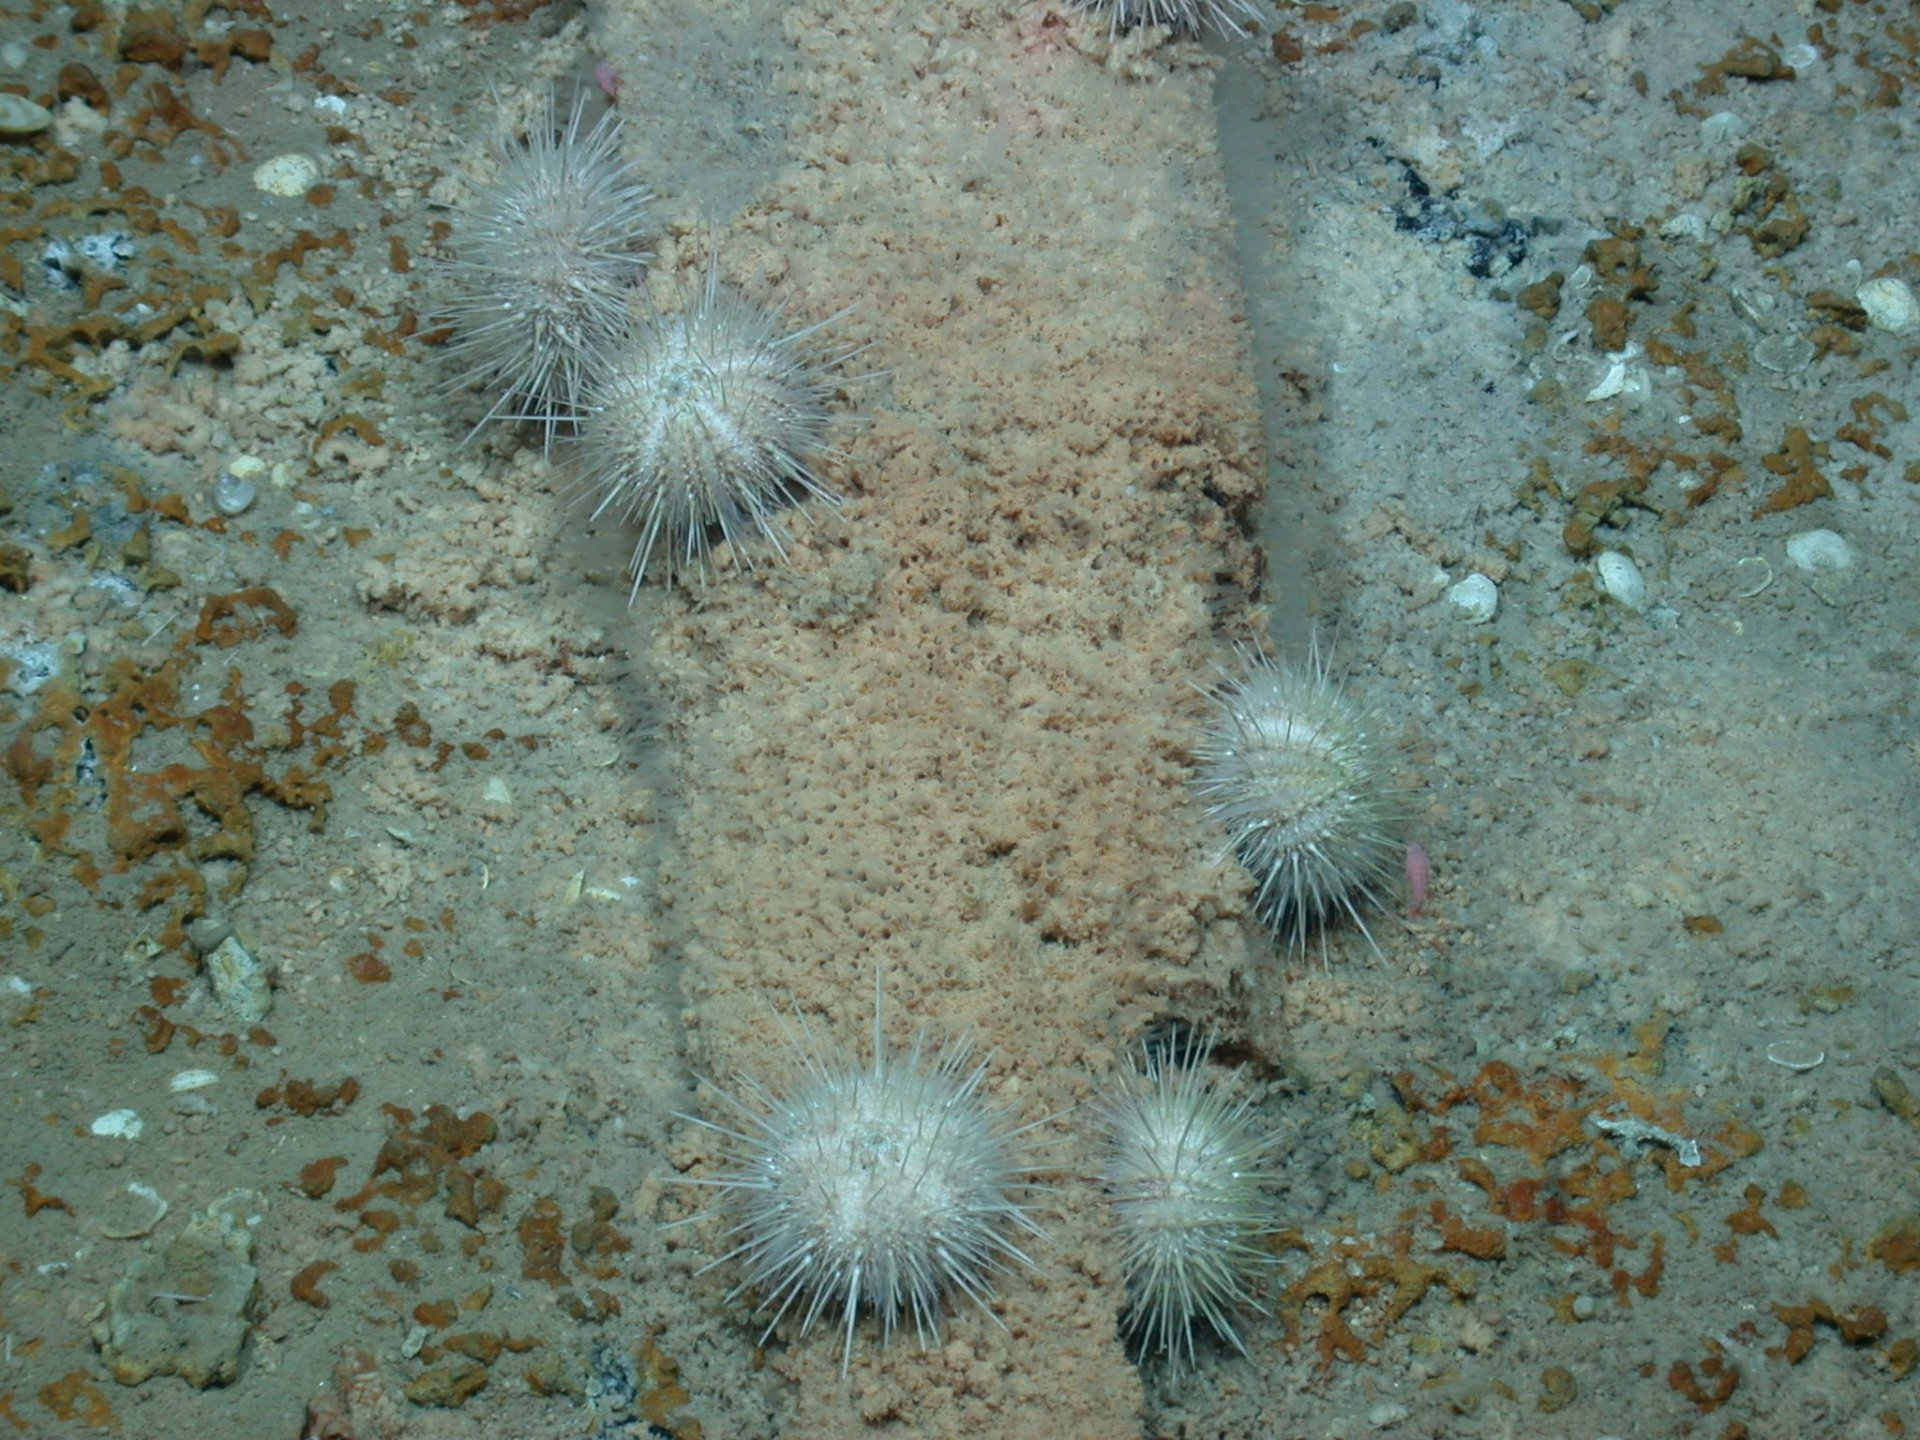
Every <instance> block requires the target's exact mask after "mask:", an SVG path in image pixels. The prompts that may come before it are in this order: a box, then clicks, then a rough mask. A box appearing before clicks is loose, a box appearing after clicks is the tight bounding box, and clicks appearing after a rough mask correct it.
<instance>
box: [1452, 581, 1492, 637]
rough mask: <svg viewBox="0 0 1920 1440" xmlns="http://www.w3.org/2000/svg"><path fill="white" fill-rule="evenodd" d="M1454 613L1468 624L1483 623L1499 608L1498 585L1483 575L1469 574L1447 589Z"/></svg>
mask: <svg viewBox="0 0 1920 1440" xmlns="http://www.w3.org/2000/svg"><path fill="white" fill-rule="evenodd" d="M1447 603H1448V604H1449V605H1451V606H1453V613H1454V615H1455V616H1456V617H1457V618H1459V619H1461V620H1464V621H1466V622H1467V623H1468V624H1469V625H1484V624H1486V622H1487V621H1489V620H1491V619H1493V612H1494V611H1496V610H1498V609H1499V608H1500V587H1499V586H1498V585H1495V584H1494V583H1493V581H1491V580H1489V579H1488V578H1487V577H1486V576H1484V575H1469V576H1467V578H1466V579H1464V580H1462V581H1461V582H1460V583H1459V584H1457V585H1454V586H1452V587H1450V588H1449V589H1448V591H1447Z"/></svg>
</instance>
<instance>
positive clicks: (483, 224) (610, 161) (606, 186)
mask: <svg viewBox="0 0 1920 1440" xmlns="http://www.w3.org/2000/svg"><path fill="white" fill-rule="evenodd" d="M585 115H586V98H585V96H584V95H583V96H581V97H580V98H579V99H577V100H576V101H575V102H574V105H573V108H572V110H571V112H570V114H569V115H568V118H567V120H566V122H565V124H564V125H562V124H560V123H559V121H558V117H557V116H556V114H555V112H554V108H553V103H552V101H551V100H549V101H548V102H547V105H546V107H545V108H544V109H543V110H542V112H541V114H540V116H539V118H538V120H537V121H536V123H535V124H534V126H533V127H532V129H530V130H529V132H528V133H527V135H526V137H525V138H524V140H521V139H516V138H511V137H510V138H507V139H504V140H503V141H501V142H500V143H499V144H498V146H497V147H496V149H495V153H494V156H493V162H494V163H493V170H494V173H493V175H492V177H491V179H490V180H489V181H488V182H487V183H486V184H485V185H484V186H482V187H481V189H480V191H479V193H478V194H477V195H476V196H475V197H474V199H473V200H472V201H471V202H470V203H469V204H467V205H464V206H462V207H460V216H461V219H460V224H459V226H458V227H457V229H456V231H455V237H454V238H455V244H456V246H457V254H456V258H454V259H451V260H448V261H446V262H443V264H444V269H445V271H446V273H447V275H448V277H449V280H450V291H451V293H450V295H449V296H448V298H447V301H446V303H445V305H444V307H443V308H444V312H445V315H444V318H445V319H447V320H448V321H450V322H451V323H452V325H453V327H454V332H455V338H454V340H453V342H452V344H451V345H450V346H449V347H448V356H449V359H450V360H451V361H452V362H453V363H454V364H455V365H456V366H458V367H459V369H458V373H457V374H456V375H455V376H454V378H453V379H452V380H451V381H450V388H454V389H464V388H467V387H470V386H473V385H476V384H477V385H481V386H484V387H486V388H487V389H489V390H491V391H492V392H493V393H494V399H493V402H492V404H491V406H490V407H489V408H488V410H487V413H486V414H485V415H484V416H482V417H481V419H480V421H479V422H478V423H477V424H476V425H475V426H474V430H475V431H477V430H479V428H480V427H481V426H483V425H485V424H487V422H489V421H491V420H499V419H508V420H532V421H534V422H535V423H537V424H538V425H539V426H540V427H541V431H542V438H543V440H544V441H545V443H546V444H547V446H548V447H549V448H551V446H552V443H553V439H554V437H555V435H556V434H557V433H558V431H559V430H560V429H561V428H562V427H563V426H565V425H566V424H568V423H570V422H571V421H572V420H573V419H574V418H575V417H576V416H577V415H578V413H579V409H580V404H581V396H582V393H583V391H584V389H585V386H586V378H587V368H588V366H589V365H590V364H591V362H592V358H593V355H594V354H595V352H596V351H597V350H598V349H599V348H601V347H603V346H605V345H608V344H610V343H611V342H612V341H613V339H614V338H615V337H616V336H617V335H619V334H620V333H621V331H622V330H623V329H624V328H625V326H626V323H627V311H626V307H627V300H628V297H629V295H630V294H631V292H632V287H633V282H634V280H635V278H636V277H637V276H638V274H639V272H640V270H641V269H642V267H644V266H645V264H646V262H647V260H648V259H649V258H650V257H649V255H648V253H647V251H646V249H645V247H644V245H643V244H642V242H641V236H642V234H643V226H644V224H645V217H646V209H647V203H648V201H649V200H650V199H651V198H652V197H651V195H650V194H649V192H648V191H647V188H646V186H644V185H642V184H641V183H640V182H639V180H638V179H637V178H636V177H635V176H634V174H633V171H632V168H631V167H630V166H629V165H628V163H627V162H626V160H624V159H623V158H622V157H621V154H620V120H619V115H618V112H616V111H614V110H611V109H609V110H607V111H605V112H603V113H602V115H601V116H600V118H599V119H598V120H597V121H595V122H594V124H593V125H592V127H591V128H587V127H586V121H585ZM471 434H472V432H469V438H471Z"/></svg>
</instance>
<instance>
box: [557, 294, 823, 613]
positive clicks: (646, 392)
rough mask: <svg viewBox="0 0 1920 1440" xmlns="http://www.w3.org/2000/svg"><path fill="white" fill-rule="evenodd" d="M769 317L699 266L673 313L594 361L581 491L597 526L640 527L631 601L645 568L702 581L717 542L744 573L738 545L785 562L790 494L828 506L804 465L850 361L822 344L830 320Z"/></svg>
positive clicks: (819, 441)
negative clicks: (603, 521) (699, 275)
mask: <svg viewBox="0 0 1920 1440" xmlns="http://www.w3.org/2000/svg"><path fill="white" fill-rule="evenodd" d="M843 313H844V312H843ZM781 314H782V312H781V308H780V307H778V306H767V305H762V304H758V303H755V302H754V301H751V300H749V299H747V298H746V297H744V296H742V295H740V294H738V293H736V292H735V291H733V290H731V289H728V288H726V287H724V286H722V285H721V283H720V279H719V273H718V267H717V265H710V266H709V267H708V270H707V276H706V281H705V284H704V286H703V287H702V289H701V291H700V293H699V294H698V295H697V296H696V297H693V298H692V299H691V300H689V301H688V302H687V303H684V304H683V305H682V306H681V307H680V309H679V311H678V312H677V313H675V314H670V315H657V316H653V317H651V318H649V319H647V320H645V321H643V322H642V323H641V324H640V325H638V326H637V327H635V329H634V330H633V332H632V333H631V334H630V335H628V336H627V337H626V338H625V339H624V340H623V341H622V342H621V343H620V344H618V345H616V346H611V347H606V348H604V349H603V350H602V352H601V353H599V354H598V355H597V356H596V359H595V364H594V366H593V371H592V376H591V379H590V381H589V383H588V386H587V391H586V395H585V404H584V410H585V418H584V420H583V423H582V429H581V443H580V446H579V448H578V455H579V458H580V479H579V486H580V489H581V490H582V491H583V492H584V493H585V494H586V495H587V496H588V498H589V499H590V500H591V502H592V504H593V515H594V517H595V518H596V519H597V518H598V517H599V516H601V515H602V514H605V513H607V512H609V511H611V512H613V513H614V514H616V515H618V516H619V517H620V518H622V519H623V520H625V521H626V522H627V523H628V524H630V525H634V526H637V527H638V529H639V531H640V534H639V538H638V540H637V541H636V542H635V545H634V550H633V559H632V562H631V567H630V568H631V570H632V574H633V592H634V593H635V594H637V593H638V591H639V588H640V583H641V581H642V580H644V579H645V578H646V575H647V571H648V569H649V568H650V567H651V565H652V564H653V562H654V560H655V559H656V557H657V558H658V559H659V560H660V561H661V563H662V566H663V568H664V569H665V570H666V574H667V579H668V582H669V583H672V582H673V581H674V580H684V579H685V577H686V575H687V573H688V572H689V571H692V572H695V573H697V574H698V575H699V576H700V578H701V580H702V581H704V580H705V578H706V566H707V561H708V558H709V556H710V555H711V553H712V536H713V533H714V532H716V531H717V532H718V533H719V535H720V537H721V539H722V540H723V541H724V542H725V543H726V544H728V545H729V546H731V547H733V548H734V549H735V552H736V554H737V555H738V556H739V559H740V563H742V564H743V565H747V566H751V565H752V554H751V552H750V551H749V550H746V549H744V548H742V542H743V541H745V540H746V539H748V538H749V537H758V538H760V539H762V540H765V541H767V542H768V543H769V544H771V545H772V546H773V549H774V551H775V553H776V554H778V555H780V556H781V557H782V558H785V555H786V545H785V540H786V532H785V529H784V527H783V526H782V524H781V520H780V516H779V511H780V510H782V509H783V508H785V507H786V506H787V505H788V504H789V503H791V501H792V500H793V499H794V498H796V496H804V497H811V498H813V499H817V500H823V501H825V502H826V503H827V504H829V505H837V504H838V503H839V502H840V496H839V495H838V494H836V493H835V492H834V491H833V489H832V488H831V487H829V486H828V485H827V484H826V482H825V481H824V480H822V479H821V478H820V477H819V475H818V474H816V473H815V471H814V468H813V467H814V464H815V461H816V459H817V457H818V455H819V454H820V453H821V452H822V451H823V450H824V449H825V448H826V447H825V432H826V429H827V425H828V423H829V420H830V414H829V411H828V408H827V402H828V400H829V398H830V397H831V395H832V393H833V390H834V381H835V374H836V372H837V371H838V369H839V367H840V366H841V364H842V363H843V362H844V361H845V360H846V359H848V358H849V357H850V356H851V354H852V353H853V351H852V350H850V349H845V348H841V349H833V348H831V347H829V346H826V345H824V344H823V343H822V342H821V340H820V336H821V332H823V331H824V330H825V329H826V328H827V327H829V326H831V325H832V324H833V323H834V322H835V321H837V320H838V319H840V318H841V316H840V315H838V314H836V315H832V316H829V317H828V318H827V319H825V320H822V321H820V322H819V323H818V324H814V325H810V326H806V327H804V328H801V329H797V330H791V331H789V330H786V329H784V328H783V326H782V325H781V323H780V322H781Z"/></svg>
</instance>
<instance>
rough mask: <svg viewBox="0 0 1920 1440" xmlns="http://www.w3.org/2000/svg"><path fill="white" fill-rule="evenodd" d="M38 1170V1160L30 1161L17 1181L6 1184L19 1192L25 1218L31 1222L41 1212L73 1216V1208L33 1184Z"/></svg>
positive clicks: (37, 1177)
mask: <svg viewBox="0 0 1920 1440" xmlns="http://www.w3.org/2000/svg"><path fill="white" fill-rule="evenodd" d="M40 1169H41V1166H40V1162H39V1161H38V1160H30V1161H28V1162H27V1168H26V1171H25V1172H24V1173H23V1174H22V1175H21V1177H20V1178H19V1179H18V1180H10V1181H8V1182H7V1183H8V1184H10V1185H12V1186H13V1188H14V1189H16V1190H18V1191H19V1192H20V1198H21V1199H22V1200H23V1201H25V1202H26V1207H27V1218H28V1219H29V1220H31V1219H32V1218H33V1217H34V1216H36V1215H38V1214H39V1213H40V1212H41V1211H42V1210H64V1211H66V1212H67V1214H69V1215H71V1214H73V1213H74V1209H73V1206H71V1205H69V1204H68V1203H67V1202H66V1201H64V1200H62V1199H61V1198H60V1197H59V1196H58V1195H49V1194H47V1192H46V1191H44V1190H42V1189H41V1188H40V1187H39V1186H37V1185H35V1184H34V1183H33V1182H34V1181H35V1180H37V1179H39V1178H40Z"/></svg>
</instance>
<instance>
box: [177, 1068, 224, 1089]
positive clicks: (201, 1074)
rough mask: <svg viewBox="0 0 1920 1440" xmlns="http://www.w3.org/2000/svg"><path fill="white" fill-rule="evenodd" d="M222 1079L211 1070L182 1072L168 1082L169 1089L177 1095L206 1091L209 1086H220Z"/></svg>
mask: <svg viewBox="0 0 1920 1440" xmlns="http://www.w3.org/2000/svg"><path fill="white" fill-rule="evenodd" d="M219 1083H220V1077H219V1076H218V1075H216V1074H214V1073H213V1071H211V1070H182V1071H181V1072H180V1073H179V1074H178V1075H175V1076H174V1077H173V1078H172V1079H171V1080H169V1081H168V1082H167V1089H169V1090H171V1091H173V1093H174V1094H176V1095H182V1094H185V1093H186V1092H187V1091H189V1090H204V1089H206V1088H207V1087H208V1086H209V1085H218V1084H219Z"/></svg>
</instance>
